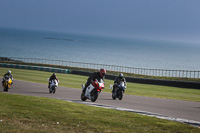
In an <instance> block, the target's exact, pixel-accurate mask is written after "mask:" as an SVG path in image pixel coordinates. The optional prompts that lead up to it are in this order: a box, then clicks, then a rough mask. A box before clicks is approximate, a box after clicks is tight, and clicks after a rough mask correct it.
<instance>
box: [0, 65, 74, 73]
mask: <svg viewBox="0 0 200 133" xmlns="http://www.w3.org/2000/svg"><path fill="white" fill-rule="evenodd" d="M0 67H7V68H18V69H28V70H38V71H46V72H55V73H70V70H69V69H61V68H52V67H42V66H30V65H18V64H7V63H0Z"/></svg>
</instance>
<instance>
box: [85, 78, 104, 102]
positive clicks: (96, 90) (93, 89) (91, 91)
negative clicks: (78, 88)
mask: <svg viewBox="0 0 200 133" xmlns="http://www.w3.org/2000/svg"><path fill="white" fill-rule="evenodd" d="M83 89H84V85H83V84H82V90H83ZM103 89H104V81H103V80H102V79H101V80H100V81H98V80H95V81H94V82H93V83H91V84H90V85H89V86H88V87H87V88H86V91H85V94H84V93H83V91H82V93H81V100H82V101H86V100H87V99H90V100H91V101H92V102H95V101H96V100H97V98H98V96H99V94H100V92H101V91H102V90H103Z"/></svg>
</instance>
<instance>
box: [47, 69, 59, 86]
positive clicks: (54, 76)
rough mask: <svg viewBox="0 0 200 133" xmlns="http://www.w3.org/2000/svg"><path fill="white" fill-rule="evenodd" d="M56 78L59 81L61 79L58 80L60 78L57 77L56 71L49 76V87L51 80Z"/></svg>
mask: <svg viewBox="0 0 200 133" xmlns="http://www.w3.org/2000/svg"><path fill="white" fill-rule="evenodd" d="M54 79H56V80H57V81H58V82H59V80H58V78H57V77H56V74H55V73H53V74H52V75H51V77H50V78H49V85H48V88H49V87H50V84H51V81H52V80H54Z"/></svg>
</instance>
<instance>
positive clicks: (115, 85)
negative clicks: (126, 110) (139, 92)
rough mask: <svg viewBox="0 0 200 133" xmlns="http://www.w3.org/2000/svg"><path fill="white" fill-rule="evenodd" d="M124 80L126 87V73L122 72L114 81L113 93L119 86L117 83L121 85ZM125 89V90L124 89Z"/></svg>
mask: <svg viewBox="0 0 200 133" xmlns="http://www.w3.org/2000/svg"><path fill="white" fill-rule="evenodd" d="M121 81H123V82H124V86H125V89H126V79H125V78H124V75H123V74H122V73H120V74H119V76H118V77H116V79H115V81H114V85H113V90H112V93H114V91H115V88H116V87H117V85H120V82H121ZM124 91H125V90H124Z"/></svg>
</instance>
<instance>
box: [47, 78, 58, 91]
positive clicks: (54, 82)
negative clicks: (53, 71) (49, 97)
mask: <svg viewBox="0 0 200 133" xmlns="http://www.w3.org/2000/svg"><path fill="white" fill-rule="evenodd" d="M58 83H59V82H58V81H57V80H56V79H54V80H52V81H50V85H49V93H55V92H56V88H57V87H58Z"/></svg>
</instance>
